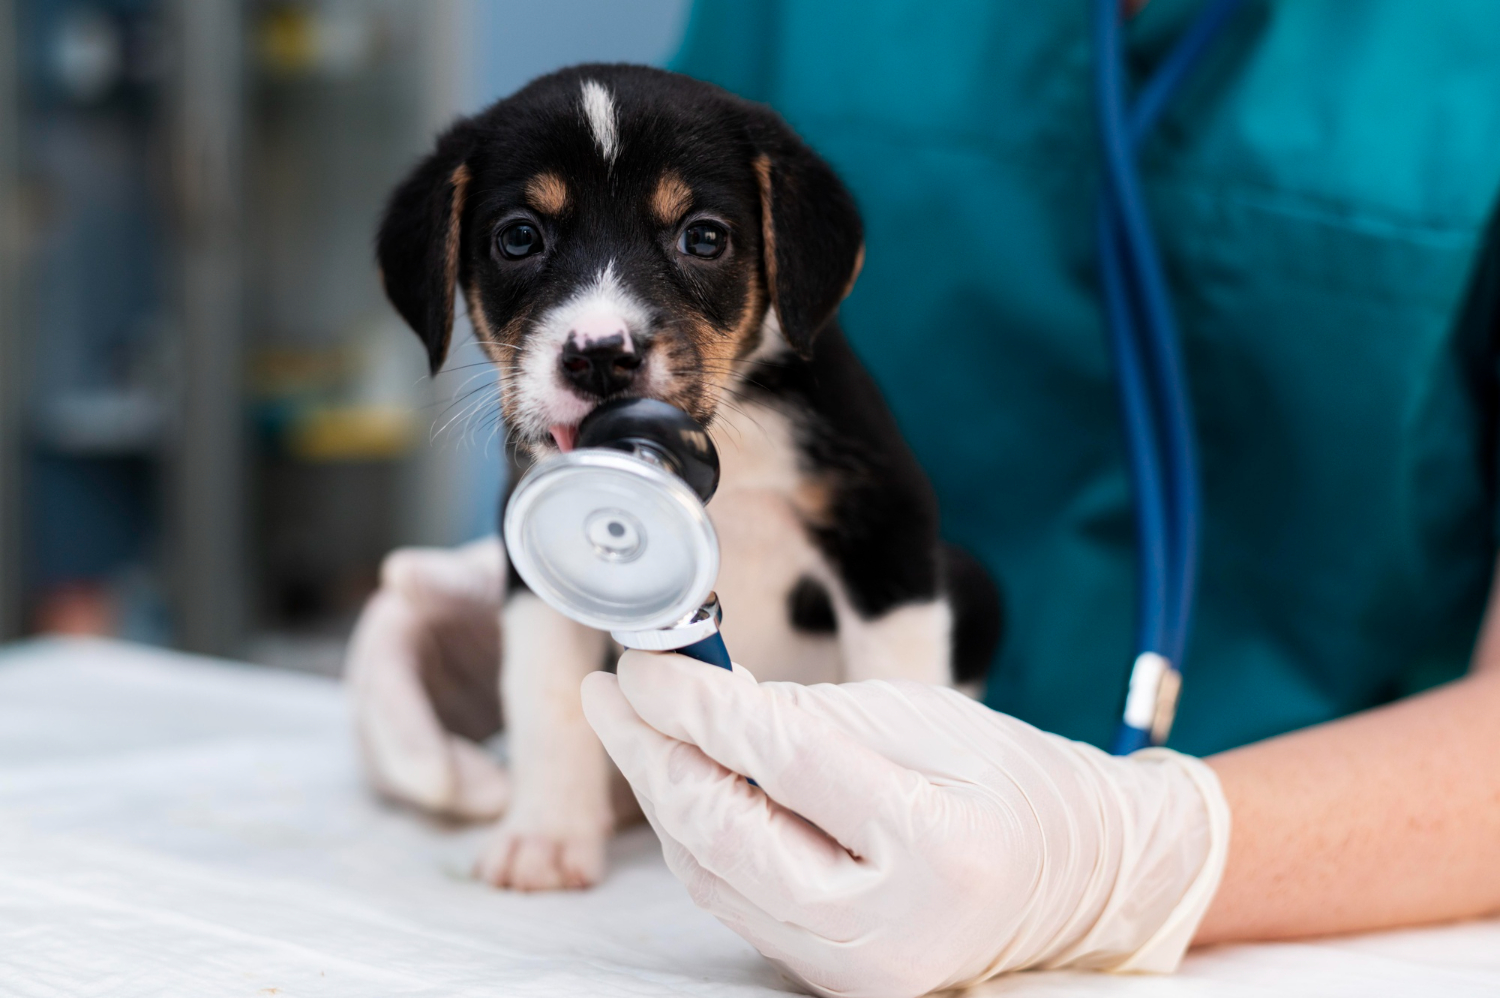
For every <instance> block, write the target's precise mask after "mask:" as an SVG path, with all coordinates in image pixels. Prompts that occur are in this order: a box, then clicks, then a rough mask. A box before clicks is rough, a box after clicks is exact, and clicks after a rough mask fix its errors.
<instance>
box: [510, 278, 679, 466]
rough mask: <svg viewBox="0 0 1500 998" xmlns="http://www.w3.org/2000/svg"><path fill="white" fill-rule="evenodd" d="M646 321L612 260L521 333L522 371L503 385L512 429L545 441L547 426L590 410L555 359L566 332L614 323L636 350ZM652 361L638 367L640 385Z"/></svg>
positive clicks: (645, 312) (644, 310)
mask: <svg viewBox="0 0 1500 998" xmlns="http://www.w3.org/2000/svg"><path fill="white" fill-rule="evenodd" d="M650 320H651V314H650V312H649V311H648V310H647V308H646V306H645V305H644V304H642V303H641V301H640V299H638V298H636V297H635V296H634V295H632V294H631V293H630V292H629V291H628V290H626V288H625V286H624V285H623V284H622V283H621V282H620V279H619V276H618V275H617V274H616V273H615V265H614V261H610V262H609V263H608V264H606V265H605V267H604V269H603V270H602V271H600V272H599V276H598V277H596V278H595V279H594V280H593V281H592V282H591V283H590V284H588V285H587V286H585V287H584V288H583V289H581V290H580V291H579V292H578V293H577V294H576V295H574V296H573V297H572V298H569V299H568V300H567V301H565V302H563V303H562V304H561V305H558V306H557V307H555V308H553V309H551V310H550V311H548V312H547V313H545V314H544V315H543V316H542V317H541V318H540V319H539V320H538V321H537V323H536V325H535V327H534V328H533V329H532V330H531V332H530V333H529V334H528V335H527V336H526V337H525V341H524V345H523V346H522V354H521V363H520V372H519V374H518V375H517V378H516V380H515V382H514V383H512V384H510V385H507V386H506V390H507V391H510V392H515V393H516V414H517V415H516V422H517V426H516V429H517V430H518V431H519V433H520V436H521V437H522V438H523V439H528V440H540V441H543V442H545V441H546V440H547V439H548V434H547V431H548V427H551V426H555V425H557V424H559V423H561V424H564V425H568V426H573V425H577V423H578V422H579V421H580V420H582V419H583V417H584V416H587V415H588V414H589V412H591V411H592V410H593V408H594V403H593V402H592V401H588V400H585V399H582V398H579V397H578V395H576V394H575V393H574V392H573V390H572V389H571V388H569V387H568V385H567V382H566V381H565V380H564V378H563V375H562V368H561V365H560V364H559V362H558V355H559V354H560V353H561V352H562V348H563V345H564V344H565V343H567V341H568V336H569V335H570V334H572V333H573V332H574V331H575V330H576V329H577V328H578V327H579V326H580V325H581V324H582V325H589V326H596V325H600V324H603V325H615V324H618V325H619V326H620V327H621V328H623V329H624V330H625V336H626V341H627V342H628V343H630V344H631V346H632V348H633V349H634V348H635V347H636V346H637V345H638V344H640V343H641V334H642V333H643V332H644V331H645V330H646V328H647V327H648V326H649V325H650ZM654 363H655V362H654V361H653V359H652V358H651V357H649V356H648V357H647V358H646V361H645V363H644V364H643V365H642V369H641V371H640V373H639V375H638V377H639V378H640V380H641V383H642V385H644V386H647V387H649V386H650V385H651V384H652V382H651V380H650V379H651V378H652V377H653V376H654V372H653V371H652V370H651V368H652V367H653V365H654Z"/></svg>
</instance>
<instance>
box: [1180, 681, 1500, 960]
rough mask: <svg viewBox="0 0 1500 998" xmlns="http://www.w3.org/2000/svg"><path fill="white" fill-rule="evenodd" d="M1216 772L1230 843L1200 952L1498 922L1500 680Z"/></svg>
mask: <svg viewBox="0 0 1500 998" xmlns="http://www.w3.org/2000/svg"><path fill="white" fill-rule="evenodd" d="M1208 762H1209V764H1210V765H1211V766H1212V767H1213V768H1214V770H1215V771H1216V772H1217V773H1218V775H1219V779H1220V781H1221V783H1222V785H1223V789H1224V794H1225V796H1226V797H1227V799H1228V801H1229V805H1230V811H1231V813H1232V815H1233V820H1234V832H1233V836H1232V840H1231V842H1230V851H1229V862H1228V866H1227V867H1226V869H1225V871H1224V879H1223V883H1222V886H1221V887H1220V889H1219V893H1218V895H1217V896H1216V898H1215V900H1214V903H1213V906H1212V907H1211V908H1210V909H1209V912H1208V915H1207V917H1206V918H1205V919H1204V922H1203V924H1202V926H1201V927H1200V929H1199V931H1198V934H1197V936H1196V942H1197V943H1199V944H1203V943H1213V942H1228V941H1233V940H1252V939H1286V938H1295V937H1302V936H1312V935H1324V934H1330V933H1339V932H1352V931H1359V930H1364V929H1375V928H1382V927H1388V926H1395V925H1410V924H1418V923H1422V922H1434V921H1442V920H1446V919H1453V918H1461V917H1465V916H1473V915H1480V914H1485V913H1488V912H1493V911H1497V910H1500V858H1497V857H1500V671H1496V670H1494V669H1483V670H1476V673H1475V674H1474V675H1472V676H1470V677H1468V678H1466V679H1463V680H1460V681H1458V682H1455V683H1451V684H1449V685H1447V686H1444V687H1441V688H1439V689H1436V690H1433V691H1431V692H1429V693H1426V694H1423V695H1421V696H1417V697H1412V698H1410V699H1408V700H1403V701H1401V702H1399V703H1395V704H1391V705H1389V706H1387V707H1382V708H1380V709H1377V710H1372V711H1368V712H1365V713H1363V714H1358V715H1355V716H1353V717H1349V718H1345V719H1343V720H1340V721H1335V722H1332V723H1329V724H1323V725H1319V726H1317V727H1314V728H1309V729H1307V730H1304V731H1299V732H1293V733H1292V734H1289V735H1284V736H1281V737H1279V738H1273V739H1269V740H1267V741H1264V742H1260V743H1257V744H1255V745H1249V746H1246V747H1244V748H1241V749H1236V750H1234V751H1232V752H1226V753H1224V754H1222V755H1218V756H1214V757H1213V758H1211V759H1209V760H1208Z"/></svg>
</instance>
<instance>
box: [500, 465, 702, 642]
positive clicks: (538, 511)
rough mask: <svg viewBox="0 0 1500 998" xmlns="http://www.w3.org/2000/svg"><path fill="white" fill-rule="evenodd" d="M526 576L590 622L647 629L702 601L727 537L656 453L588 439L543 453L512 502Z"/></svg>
mask: <svg viewBox="0 0 1500 998" xmlns="http://www.w3.org/2000/svg"><path fill="white" fill-rule="evenodd" d="M504 531H505V547H506V551H507V552H508V554H509V555H510V558H511V562H512V564H513V565H514V566H515V568H516V571H517V572H518V573H519V574H520V576H521V578H523V579H525V580H526V583H527V585H529V586H530V587H531V588H532V590H533V591H535V592H536V594H537V595H538V596H540V597H541V598H542V599H543V600H545V601H546V602H547V603H549V604H551V605H552V606H553V607H555V608H557V609H559V610H560V611H562V612H563V613H566V614H567V615H568V616H569V617H572V618H573V619H574V620H576V621H578V622H579V623H581V624H584V625H586V626H588V627H595V628H599V629H600V630H608V631H615V630H628V631H646V630H650V629H653V628H660V627H667V626H669V625H672V624H674V623H676V622H678V621H681V620H682V619H683V618H685V617H688V616H689V615H690V614H692V613H694V612H695V611H697V610H698V609H699V607H701V606H702V605H703V603H704V601H705V600H706V599H707V598H708V596H709V594H710V592H711V591H712V590H713V584H714V579H715V577H716V576H717V575H718V572H719V540H718V535H717V534H715V532H714V527H713V523H712V521H710V520H709V518H708V512H707V510H706V509H705V508H704V506H703V502H702V501H701V500H700V499H699V498H698V495H697V494H696V493H695V492H694V491H693V489H692V488H690V487H689V486H688V485H687V484H686V483H685V482H684V481H683V480H682V479H681V478H680V477H678V476H677V475H675V474H673V473H672V472H671V471H668V470H667V469H666V468H664V467H663V466H662V465H661V464H660V463H659V462H656V461H653V460H651V459H650V455H646V456H639V455H637V454H635V453H630V452H627V451H624V450H613V449H608V448H605V447H591V448H581V449H579V450H575V451H571V452H569V453H566V454H558V455H554V456H553V457H550V458H547V459H546V460H544V461H541V462H539V463H538V464H536V465H535V466H533V467H532V468H531V470H530V471H528V472H527V473H526V475H525V477H523V478H522V479H521V481H520V482H519V483H518V484H517V486H516V489H515V491H514V492H513V493H512V494H511V498H510V503H509V505H508V506H507V507H506V511H505V523H504Z"/></svg>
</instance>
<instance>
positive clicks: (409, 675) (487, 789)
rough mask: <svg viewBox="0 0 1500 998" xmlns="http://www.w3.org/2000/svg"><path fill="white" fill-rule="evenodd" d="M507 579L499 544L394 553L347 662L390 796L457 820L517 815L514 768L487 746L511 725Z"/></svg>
mask: <svg viewBox="0 0 1500 998" xmlns="http://www.w3.org/2000/svg"><path fill="white" fill-rule="evenodd" d="M505 572H506V562H505V552H504V549H503V548H502V547H501V545H500V541H499V538H495V537H490V538H486V539H484V540H480V541H475V542H474V543H472V544H467V545H465V546H463V547H459V548H454V549H452V550H445V549H440V548H406V549H403V550H399V551H395V552H392V553H391V554H390V555H389V556H387V557H386V559H385V563H384V564H383V565H382V566H381V571H380V589H379V590H378V591H377V592H376V593H375V595H374V596H372V597H371V598H370V601H369V603H367V604H366V605H365V608H364V611H363V612H362V613H361V614H360V618H359V622H358V624H356V625H355V628H354V634H353V636H352V637H351V638H350V641H349V650H348V653H347V657H346V659H345V663H344V678H345V681H346V682H347V683H348V685H349V688H350V691H351V693H352V694H353V701H354V704H353V706H354V721H355V727H356V729H357V731H358V734H359V741H360V746H361V748H362V749H363V753H362V754H363V756H364V760H365V765H366V769H367V770H368V771H369V774H370V779H371V781H372V782H373V783H374V784H375V786H376V788H377V789H379V790H380V791H381V792H382V793H384V794H386V795H388V796H390V797H393V798H395V799H397V800H401V801H404V802H405V803H408V804H414V805H416V806H417V807H420V808H423V809H424V810H427V811H431V812H434V813H437V814H444V815H448V816H451V817H457V818H492V817H495V816H498V815H499V814H501V813H502V812H503V811H504V810H505V806H506V804H507V802H508V800H509V797H510V784H509V781H508V779H507V776H506V773H505V770H504V769H502V768H501V767H500V765H499V764H498V763H497V762H496V761H495V760H494V759H493V758H492V757H491V756H490V755H489V754H488V753H486V752H485V751H484V749H482V748H481V747H480V746H479V744H478V742H480V741H482V740H483V739H485V738H487V737H489V736H490V735H492V734H494V733H495V732H496V731H498V730H499V728H500V697H499V692H498V681H499V671H500V608H501V603H502V602H503V600H504V596H505Z"/></svg>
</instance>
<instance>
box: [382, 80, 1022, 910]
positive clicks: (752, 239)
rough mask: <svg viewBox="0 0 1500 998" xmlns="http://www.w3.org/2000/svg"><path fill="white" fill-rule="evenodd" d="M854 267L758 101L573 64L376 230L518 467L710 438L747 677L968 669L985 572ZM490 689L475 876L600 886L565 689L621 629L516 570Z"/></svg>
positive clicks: (819, 190) (510, 106)
mask: <svg viewBox="0 0 1500 998" xmlns="http://www.w3.org/2000/svg"><path fill="white" fill-rule="evenodd" d="M863 254H864V248H863V243H862V234H861V226H860V220H859V215H858V213H857V212H856V210H855V206H854V202H853V200H852V199H851V198H850V196H849V194H848V192H847V191H846V190H845V189H844V187H843V185H842V184H841V183H840V182H839V180H838V178H837V177H836V176H835V175H834V174H833V172H832V170H830V169H829V167H828V166H827V164H825V163H824V162H823V161H822V160H820V159H819V158H818V157H817V156H816V155H814V154H813V153H812V151H811V150H809V149H808V148H807V146H806V145H804V144H803V143H802V142H801V141H800V140H799V139H798V138H797V137H796V136H795V135H794V134H793V133H792V132H791V130H790V129H788V127H787V126H786V124H785V123H784V122H782V121H781V119H780V118H778V117H777V116H776V115H775V114H774V113H773V112H772V111H770V110H769V109H767V108H765V107H762V106H759V105H755V104H751V103H748V102H746V101H743V100H740V99H738V98H735V97H733V96H731V95H730V94H727V93H725V92H724V91H722V90H719V89H717V88H715V87H712V86H709V85H707V84H704V83H700V82H698V81H695V80H692V79H689V78H687V77H683V76H678V75H675V74H671V73H666V72H662V71H659V70H654V69H647V68H643V67H637V66H602V65H599V66H580V67H577V68H573V69H568V70H564V71H562V72H559V73H555V74H553V75H550V76H546V77H543V78H541V79H539V80H536V81H535V82H533V83H532V84H530V85H529V86H527V87H526V88H525V89H523V90H521V91H520V92H518V93H516V94H515V95H514V96H512V97H510V98H508V99H506V100H503V101H501V102H499V103H497V104H495V105H494V106H493V107H491V108H489V109H488V110H486V111H484V112H483V113H481V114H478V115H476V116H475V117H472V118H467V119H464V120H461V121H459V122H458V123H457V124H455V125H454V126H453V127H452V128H451V129H449V130H448V131H447V132H446V133H445V134H444V135H443V136H442V137H441V138H439V139H438V142H437V147H436V150H435V151H434V152H433V153H432V154H431V155H430V156H428V157H427V159H426V160H424V161H423V162H422V163H421V164H420V165H419V166H418V167H417V168H416V170H415V171H414V172H413V173H412V175H411V176H410V177H409V178H408V179H407V180H406V181H405V182H404V183H402V185H401V186H400V187H399V188H398V189H397V191H396V192H395V194H394V195H393V196H392V198H391V201H390V205H389V207H388V208H387V211H386V214H385V218H384V221H383V223H382V225H381V229H380V235H379V245H378V255H379V260H380V266H381V271H382V274H383V278H384V281H385V288H386V293H387V294H388V295H389V297H390V299H391V301H392V303H394V305H395V306H396V308H397V309H398V310H399V311H400V313H401V315H402V316H403V317H405V319H406V321H407V322H408V323H410V324H411V326H412V328H413V329H414V330H416V332H417V334H418V335H419V336H420V337H421V338H422V340H423V342H424V343H425V344H426V346H427V351H428V355H429V357H430V358H431V363H432V368H433V370H434V371H436V370H437V369H438V368H439V367H440V366H441V364H442V363H443V359H444V356H445V354H446V352H447V349H448V342H449V338H450V335H451V331H452V328H453V313H454V295H455V289H461V290H462V292H463V294H464V298H465V301H466V303H467V306H468V313H469V316H470V317H471V319H472V321H473V324H474V328H475V330H476V333H477V335H478V336H479V338H480V340H481V342H482V343H483V344H484V346H485V348H486V349H487V350H488V351H489V354H490V356H491V357H492V359H493V360H494V362H495V365H496V366H497V368H498V370H499V379H500V388H501V393H500V399H501V413H502V416H503V418H504V423H505V428H506V432H507V437H508V440H509V441H510V443H511V444H512V445H513V447H514V448H515V450H516V452H517V454H518V456H519V458H520V459H521V460H525V459H528V458H532V457H535V456H537V455H541V454H545V453H549V452H551V451H552V450H553V449H554V448H561V449H563V450H567V449H569V448H571V447H572V445H573V440H574V436H575V433H576V427H577V425H578V423H579V421H580V420H581V419H582V418H583V417H584V416H585V415H586V414H587V413H588V412H589V411H590V410H592V409H593V407H595V406H597V405H598V404H599V403H600V402H602V401H604V400H606V399H612V398H618V397H622V396H651V397H655V398H659V399H664V400H666V401H668V402H671V403H673V404H675V405H677V406H679V407H681V408H682V409H685V410H686V411H688V412H689V413H691V414H692V415H693V416H695V417H696V418H697V419H699V420H700V421H701V422H703V423H704V424H705V425H707V426H708V427H709V428H710V431H711V433H712V434H713V436H714V439H715V442H716V443H717V445H718V447H719V451H720V455H721V459H722V462H723V476H722V481H721V484H720V486H719V490H718V494H717V496H716V497H715V499H714V500H713V503H712V504H711V506H710V510H709V511H710V513H711V515H712V517H713V520H714V523H715V526H716V527H717V529H718V533H719V537H720V541H721V543H722V547H723V569H722V572H721V574H720V577H719V580H718V584H717V587H716V588H717V591H718V593H719V595H720V597H721V599H722V600H723V604H724V606H725V608H726V613H725V621H724V636H725V639H726V641H727V642H728V645H729V647H730V649H732V651H733V653H734V655H735V658H736V660H737V661H740V662H742V663H744V664H745V665H746V666H747V667H749V668H750V669H751V671H752V672H754V673H755V674H756V676H757V677H759V678H760V679H762V680H765V679H786V680H795V681H798V682H803V683H812V682H827V681H841V680H859V679H872V678H897V677H901V678H907V679H915V680H921V681H925V682H932V683H947V682H950V681H952V680H953V679H954V678H955V677H960V678H961V677H964V676H965V675H970V674H974V673H977V672H978V671H979V670H980V669H981V668H982V667H983V666H984V664H985V663H986V662H987V661H988V659H989V657H990V654H991V653H992V651H993V648H994V645H995V642H996V640H997V639H998V632H999V605H998V600H997V599H996V596H995V592H994V589H993V587H992V586H991V584H990V582H989V580H988V578H987V577H986V576H985V574H984V572H983V570H982V569H981V568H979V567H978V566H977V564H975V563H974V562H973V561H972V560H971V559H968V558H967V557H965V556H963V555H961V554H960V553H958V552H956V551H954V550H952V549H950V548H947V547H945V546H944V545H943V544H942V543H941V542H940V541H939V538H938V515H937V506H936V503H935V500H934V497H933V494H932V490H931V488H930V486H929V485H928V483H927V480H926V478H925V477H924V476H923V474H922V471H921V469H920V468H919V467H918V466H917V463H916V461H915V460H914V458H913V457H912V455H911V453H910V451H909V450H908V449H907V447H906V445H905V444H904V443H903V441H902V439H901V437H900V434H899V433H898V431H897V428H896V425H895V423H894V421H893V420H892V418H891V415H890V414H889V412H888V411H887V410H886V408H885V405H884V403H883V402H882V400H881V398H880V396H879V393H878V392H877V390H876V388H875V385H874V384H873V383H872V381H871V380H870V378H869V376H868V375H867V374H866V372H865V371H864V369H863V368H862V367H861V366H860V363H859V361H858V360H857V359H856V357H855V356H854V354H853V352H852V351H851V350H850V348H849V346H848V344H847V343H846V342H845V340H844V338H843V335H842V334H841V333H840V331H839V329H838V328H837V326H836V324H835V323H834V321H833V320H834V314H835V312H836V311H837V309H838V305H839V302H840V301H841V300H842V299H843V297H844V296H845V295H846V294H848V292H849V290H850V288H851V286H852V285H853V283H854V280H855V278H856V276H857V275H858V273H859V269H860V264H861V261H862V258H863ZM510 587H511V588H510V595H509V597H508V600H507V604H506V607H505V610H504V614H503V618H502V635H503V638H502V663H503V668H502V670H501V681H500V689H501V697H502V704H503V713H504V717H505V721H506V726H507V730H508V738H509V743H508V744H509V753H510V759H511V767H512V772H511V776H512V798H511V804H510V808H509V811H508V813H507V814H506V815H505V817H504V819H503V820H502V821H501V823H500V825H499V827H498V829H497V831H496V834H495V836H494V838H493V839H492V840H491V842H490V844H489V845H488V847H487V848H486V852H485V855H484V856H483V857H481V860H480V866H479V868H480V871H481V874H482V875H483V876H484V877H485V879H487V880H489V881H491V882H492V883H495V884H498V885H504V886H511V887H519V888H528V889H537V888H550V887H559V886H581V885H585V884H589V883H592V882H594V881H595V880H597V879H598V878H599V876H600V875H601V873H602V867H603V847H604V841H605V838H606V836H607V835H608V834H609V832H610V830H611V826H612V816H611V813H610V805H609V789H608V783H609V769H608V762H607V760H606V757H605V755H604V752H603V749H602V748H601V747H600V745H599V744H598V742H597V740H596V739H595V737H594V735H593V733H592V731H590V730H589V727H588V725H587V724H586V723H585V721H584V719H583V715H582V712H581V708H580V705H579V698H578V696H579V695H578V688H579V683H580V681H581V680H582V678H583V676H584V674H586V673H587V672H589V671H591V670H594V669H598V668H600V667H601V666H603V665H604V664H605V662H606V660H607V653H608V647H607V646H608V636H607V635H605V634H603V633H601V632H597V631H591V630H589V629H587V628H583V627H581V626H579V625H578V624H575V623H573V622H572V621H570V620H568V619H567V618H565V617H563V616H561V615H560V614H558V613H556V612H555V611H553V610H552V609H550V608H549V607H547V606H546V605H545V604H543V603H542V602H541V600H539V599H537V598H536V597H535V596H534V595H532V594H531V593H529V592H527V591H526V590H525V589H524V587H523V586H522V584H521V583H520V581H519V579H517V578H516V577H515V576H514V575H512V577H511V582H510Z"/></svg>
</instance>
